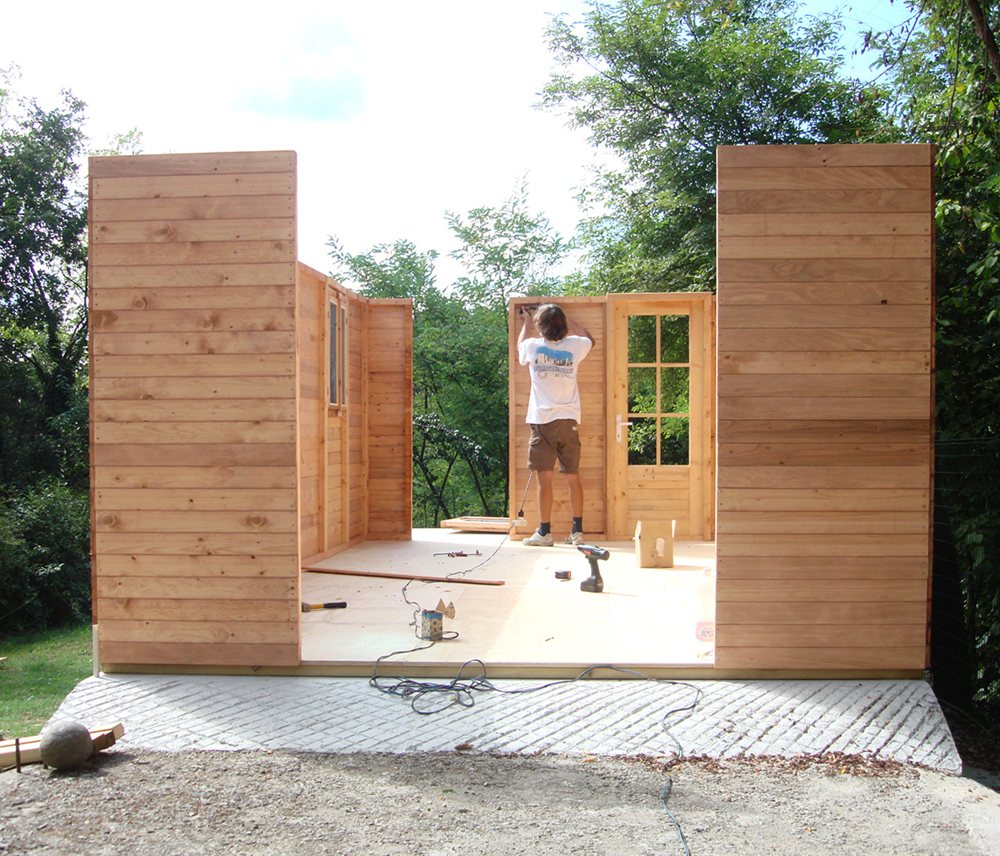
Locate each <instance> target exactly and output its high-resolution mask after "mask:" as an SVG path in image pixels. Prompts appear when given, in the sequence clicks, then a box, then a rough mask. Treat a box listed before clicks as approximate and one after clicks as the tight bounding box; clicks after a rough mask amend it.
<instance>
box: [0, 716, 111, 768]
mask: <svg viewBox="0 0 1000 856" xmlns="http://www.w3.org/2000/svg"><path fill="white" fill-rule="evenodd" d="M88 730H89V731H90V736H91V738H92V739H93V741H94V751H95V752H101V751H103V750H105V749H107V748H109V747H111V746H114V744H115V742H116V741H117V740H119V739H121V738H122V737H123V736H124V734H125V726H123V725H122V724H121V723H120V722H118V723H115V724H114V725H101V726H98V727H97V728H91V729H88ZM41 742H42V736H41V735H40V734H38V735H36V736H34V737H22V738H21V739H20V740H0V769H2V768H5V767H13V766H15V765H16V764H17V762H18V757H20V762H21V763H22V764H39V763H41V760H42V755H41V751H40V748H39V747H40V746H41ZM18 750H20V756H19V754H18Z"/></svg>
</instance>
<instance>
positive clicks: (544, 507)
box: [535, 470, 552, 523]
mask: <svg viewBox="0 0 1000 856" xmlns="http://www.w3.org/2000/svg"><path fill="white" fill-rule="evenodd" d="M535 478H536V479H538V519H539V521H540V522H542V523H551V522H552V470H535Z"/></svg>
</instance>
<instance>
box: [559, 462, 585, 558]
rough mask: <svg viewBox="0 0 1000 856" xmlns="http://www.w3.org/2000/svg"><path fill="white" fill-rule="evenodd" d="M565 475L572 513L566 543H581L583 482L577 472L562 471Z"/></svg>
mask: <svg viewBox="0 0 1000 856" xmlns="http://www.w3.org/2000/svg"><path fill="white" fill-rule="evenodd" d="M563 475H564V476H566V486H567V487H568V488H569V507H570V510H571V511H572V513H573V526H572V527H571V529H570V534H569V537H568V538H567V539H566V543H567V544H574V545H579V544H582V543H583V484H582V483H581V482H580V475H579V473H563Z"/></svg>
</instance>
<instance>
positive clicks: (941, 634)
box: [931, 438, 1000, 738]
mask: <svg viewBox="0 0 1000 856" xmlns="http://www.w3.org/2000/svg"><path fill="white" fill-rule="evenodd" d="M935 457H936V466H935V484H936V487H935V504H934V577H933V592H932V596H933V608H932V613H931V673H932V678H933V681H934V689H935V692H936V693H937V695H938V697H939V698H940V699H941V701H942V702H944V703H946V704H951V705H953V706H955V707H958V708H960V709H962V710H965V711H967V712H969V713H972V714H974V715H975V716H976V718H977V719H978V720H979V721H980V722H981V723H983V724H985V725H986V726H987V727H988V728H989V729H990V730H991V731H992V733H993V736H994V738H998V737H1000V438H978V439H968V440H938V442H937V448H936V456H935Z"/></svg>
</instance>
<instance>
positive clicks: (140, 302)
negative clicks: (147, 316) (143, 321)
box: [132, 295, 149, 309]
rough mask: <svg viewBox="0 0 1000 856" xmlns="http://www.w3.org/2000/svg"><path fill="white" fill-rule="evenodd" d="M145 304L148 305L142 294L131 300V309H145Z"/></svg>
mask: <svg viewBox="0 0 1000 856" xmlns="http://www.w3.org/2000/svg"><path fill="white" fill-rule="evenodd" d="M147 306H149V302H148V301H147V300H146V298H145V297H143V296H142V295H140V296H138V297H136V298H134V299H133V300H132V308H133V309H145V308H146V307H147Z"/></svg>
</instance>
